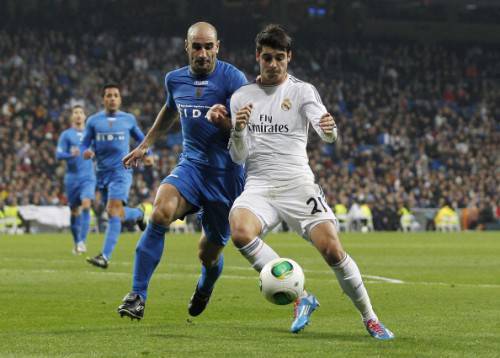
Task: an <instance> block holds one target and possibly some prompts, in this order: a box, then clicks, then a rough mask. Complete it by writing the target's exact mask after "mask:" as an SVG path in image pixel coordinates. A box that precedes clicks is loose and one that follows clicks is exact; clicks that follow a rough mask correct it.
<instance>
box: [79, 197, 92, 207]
mask: <svg viewBox="0 0 500 358" xmlns="http://www.w3.org/2000/svg"><path fill="white" fill-rule="evenodd" d="M90 204H91V201H90V199H83V200H82V205H81V207H82V209H90Z"/></svg>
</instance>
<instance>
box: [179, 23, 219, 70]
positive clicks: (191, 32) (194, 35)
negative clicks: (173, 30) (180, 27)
mask: <svg viewBox="0 0 500 358" xmlns="http://www.w3.org/2000/svg"><path fill="white" fill-rule="evenodd" d="M185 46H186V53H187V54H188V58H189V66H190V67H191V71H192V72H193V73H195V74H198V75H207V74H209V73H211V72H212V71H213V70H214V68H215V64H216V62H217V53H218V52H219V40H217V30H216V29H215V27H214V26H213V25H211V24H209V23H208V22H197V23H196V24H193V25H191V27H189V29H188V31H187V38H186V43H185Z"/></svg>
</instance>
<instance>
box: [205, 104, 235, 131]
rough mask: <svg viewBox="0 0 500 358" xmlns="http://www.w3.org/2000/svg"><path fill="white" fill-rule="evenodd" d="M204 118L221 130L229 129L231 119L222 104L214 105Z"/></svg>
mask: <svg viewBox="0 0 500 358" xmlns="http://www.w3.org/2000/svg"><path fill="white" fill-rule="evenodd" d="M206 118H207V120H208V121H209V122H211V123H213V124H214V125H216V126H217V127H219V128H221V129H226V130H230V129H231V118H230V117H229V113H228V111H227V109H226V106H224V105H223V104H214V105H213V106H212V107H210V109H209V110H208V112H207V115H206Z"/></svg>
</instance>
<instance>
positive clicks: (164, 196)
mask: <svg viewBox="0 0 500 358" xmlns="http://www.w3.org/2000/svg"><path fill="white" fill-rule="evenodd" d="M192 211H193V205H191V204H190V203H189V202H188V201H187V200H186V199H185V198H184V197H183V196H182V195H181V193H180V192H179V190H177V188H176V187H175V186H173V185H172V184H168V183H164V184H161V185H160V187H159V188H158V191H157V192H156V197H155V200H154V203H153V212H152V213H151V220H152V221H153V222H154V223H157V224H160V225H165V226H166V225H170V223H171V222H173V221H175V220H177V219H179V218H183V217H184V216H186V214H188V213H190V212H192Z"/></svg>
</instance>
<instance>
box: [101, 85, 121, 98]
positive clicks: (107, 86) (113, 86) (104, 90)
mask: <svg viewBox="0 0 500 358" xmlns="http://www.w3.org/2000/svg"><path fill="white" fill-rule="evenodd" d="M108 88H116V89H118V91H119V90H120V86H119V85H117V84H116V83H107V84H105V85H104V86H103V87H102V91H101V95H102V96H103V97H104V94H105V93H106V90H107V89H108Z"/></svg>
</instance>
